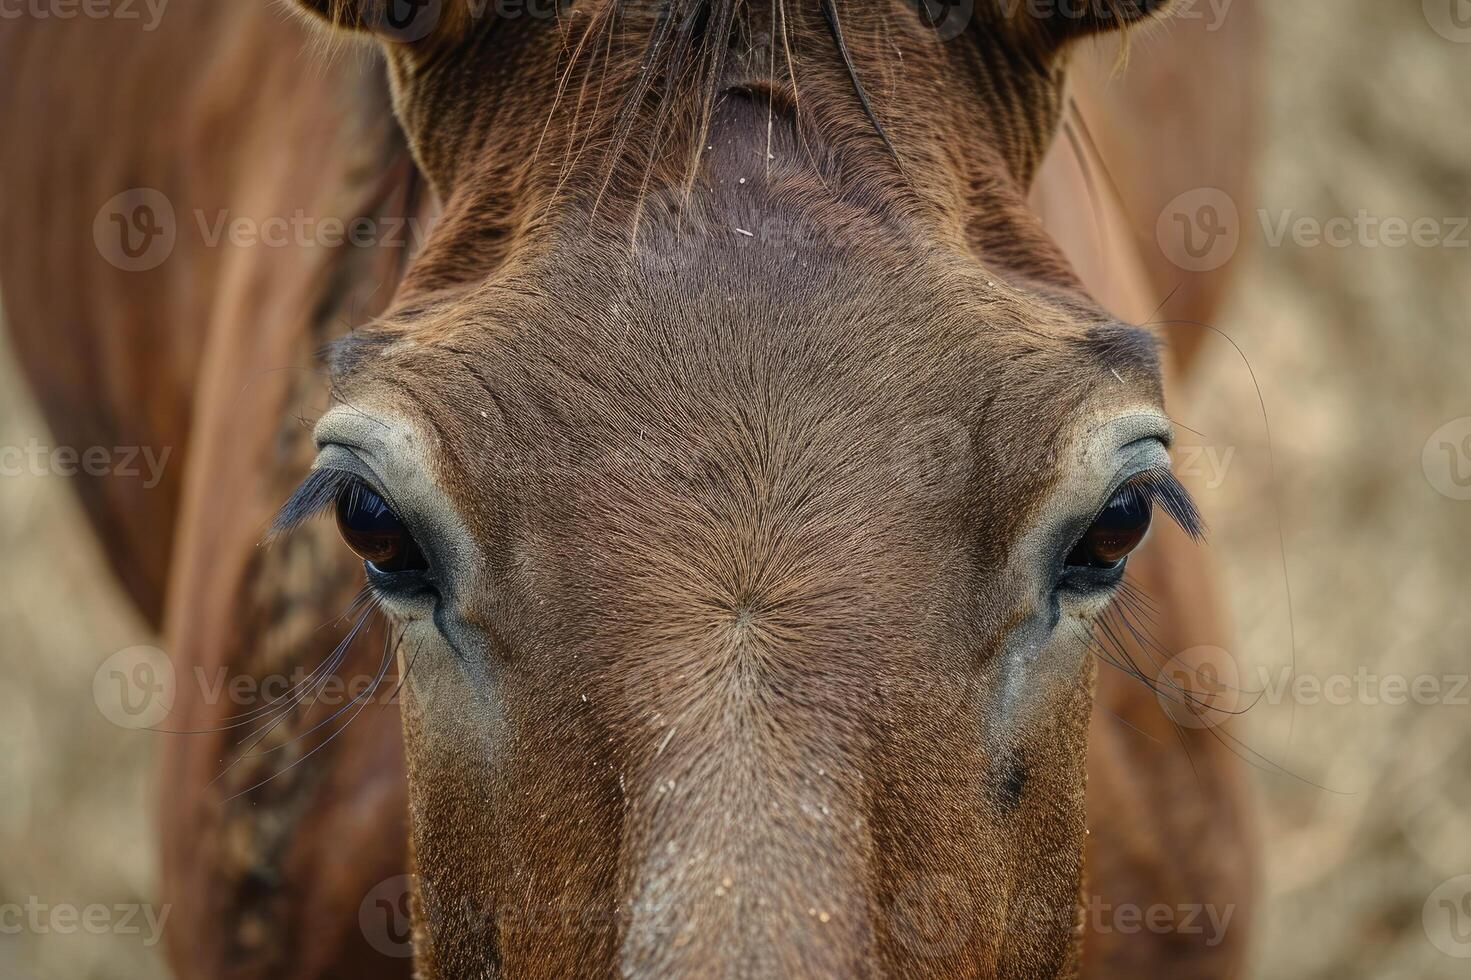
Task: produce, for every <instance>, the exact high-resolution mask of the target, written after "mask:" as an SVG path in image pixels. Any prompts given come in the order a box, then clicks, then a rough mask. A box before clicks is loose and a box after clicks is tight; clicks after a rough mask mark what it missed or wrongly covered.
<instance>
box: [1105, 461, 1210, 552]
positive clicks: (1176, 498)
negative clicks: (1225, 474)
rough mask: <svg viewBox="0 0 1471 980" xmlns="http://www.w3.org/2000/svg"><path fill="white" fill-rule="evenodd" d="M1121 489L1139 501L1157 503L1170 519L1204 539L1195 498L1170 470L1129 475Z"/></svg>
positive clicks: (1191, 533) (1160, 469) (1195, 538)
mask: <svg viewBox="0 0 1471 980" xmlns="http://www.w3.org/2000/svg"><path fill="white" fill-rule="evenodd" d="M1119 492H1120V493H1132V494H1134V499H1135V500H1136V501H1138V502H1139V503H1146V504H1158V505H1159V506H1160V507H1161V508H1163V509H1164V512H1165V513H1166V514H1168V515H1170V519H1171V520H1173V521H1174V522H1175V523H1176V524H1178V525H1180V529H1181V530H1182V531H1184V532H1185V533H1186V534H1188V535H1190V538H1191V540H1193V541H1201V540H1203V539H1204V538H1205V533H1206V526H1205V519H1204V518H1202V517H1201V516H1200V510H1199V509H1198V508H1197V507H1196V506H1195V500H1194V499H1193V498H1192V497H1191V496H1190V491H1188V490H1186V489H1185V485H1184V484H1182V483H1181V482H1180V481H1179V479H1178V478H1177V477H1176V476H1175V474H1173V473H1171V472H1170V471H1169V470H1167V469H1163V468H1158V469H1152V470H1145V471H1144V472H1143V473H1139V474H1138V475H1136V476H1132V477H1130V478H1129V481H1128V482H1127V483H1125V484H1124V486H1123V487H1122V488H1121V489H1120V491H1119Z"/></svg>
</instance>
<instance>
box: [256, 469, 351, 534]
mask: <svg viewBox="0 0 1471 980" xmlns="http://www.w3.org/2000/svg"><path fill="white" fill-rule="evenodd" d="M361 483H362V479H361V478H360V477H359V476H358V475H357V474H355V473H351V472H349V471H347V470H335V469H331V468H329V467H324V468H322V469H319V470H315V471H313V473H312V475H311V476H309V477H307V478H306V479H305V480H304V481H302V484H301V486H299V487H297V488H296V492H295V493H293V494H292V495H291V499H290V500H288V501H286V503H285V505H284V506H283V507H282V508H281V509H280V511H278V512H277V513H276V517H275V519H274V520H272V521H271V529H270V531H268V532H267V533H266V540H267V541H272V540H274V539H276V538H278V537H280V536H281V535H283V534H290V533H291V532H292V531H294V530H296V529H297V528H299V527H301V525H303V524H305V523H306V522H307V521H309V520H311V519H312V518H313V517H316V516H317V515H318V514H320V513H322V511H324V510H326V509H327V508H328V507H330V506H332V504H333V503H335V502H336V500H337V498H338V496H339V495H340V494H341V493H342V491H343V490H345V489H347V488H348V487H353V486H358V485H360V484H361Z"/></svg>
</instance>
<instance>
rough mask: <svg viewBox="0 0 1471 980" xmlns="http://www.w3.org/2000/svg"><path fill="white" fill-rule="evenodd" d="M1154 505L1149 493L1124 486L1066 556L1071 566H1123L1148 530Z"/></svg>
mask: <svg viewBox="0 0 1471 980" xmlns="http://www.w3.org/2000/svg"><path fill="white" fill-rule="evenodd" d="M1152 516H1153V507H1152V506H1151V504H1150V500H1149V497H1148V495H1147V494H1145V493H1143V492H1141V491H1140V490H1139V489H1138V488H1137V487H1130V486H1125V487H1124V488H1122V489H1121V490H1119V492H1118V493H1116V494H1114V496H1113V499H1112V500H1110V501H1109V502H1108V506H1107V507H1105V508H1103V513H1101V514H1099V515H1098V516H1097V517H1096V518H1095V519H1094V520H1093V523H1092V524H1091V525H1090V526H1089V528H1088V530H1087V531H1086V532H1085V533H1084V534H1083V537H1082V538H1081V539H1080V540H1079V541H1078V543H1077V545H1076V546H1074V548H1073V550H1072V552H1071V553H1070V554H1069V555H1068V557H1067V564H1068V566H1069V567H1070V568H1102V569H1111V568H1117V567H1119V565H1121V564H1122V563H1123V561H1124V559H1125V558H1128V557H1129V555H1130V554H1132V553H1133V551H1134V549H1136V548H1138V547H1139V545H1140V543H1141V542H1143V540H1144V536H1145V535H1146V534H1147V533H1149V522H1150V518H1151V517H1152Z"/></svg>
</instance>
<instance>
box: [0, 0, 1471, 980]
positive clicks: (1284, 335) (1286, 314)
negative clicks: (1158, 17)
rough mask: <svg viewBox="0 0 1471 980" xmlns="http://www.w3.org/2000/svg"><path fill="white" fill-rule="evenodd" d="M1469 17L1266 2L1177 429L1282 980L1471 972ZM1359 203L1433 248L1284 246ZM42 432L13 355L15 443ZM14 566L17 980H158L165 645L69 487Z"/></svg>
mask: <svg viewBox="0 0 1471 980" xmlns="http://www.w3.org/2000/svg"><path fill="white" fill-rule="evenodd" d="M1453 2H1456V0H1446V2H1444V3H1441V2H1440V0H1425V3H1424V5H1423V10H1422V5H1421V4H1420V3H1416V2H1403V3H1397V4H1388V3H1384V2H1382V0H1338V2H1336V3H1333V4H1331V5H1329V4H1300V3H1282V2H1275V3H1269V4H1266V5H1265V6H1266V7H1267V9H1266V10H1265V14H1266V17H1267V43H1268V49H1269V51H1268V59H1267V61H1268V65H1267V72H1268V77H1267V80H1266V88H1267V91H1268V93H1269V98H1270V103H1271V105H1270V113H1269V119H1268V123H1267V127H1268V131H1267V134H1266V139H1265V145H1266V160H1265V167H1264V174H1263V200H1262V202H1261V205H1262V207H1263V208H1264V209H1265V217H1264V216H1263V215H1261V214H1258V213H1255V212H1254V209H1251V213H1247V212H1245V211H1244V212H1243V214H1242V215H1241V233H1242V242H1243V247H1244V248H1247V249H1249V250H1250V254H1251V257H1250V259H1249V262H1248V266H1247V268H1246V270H1245V274H1244V275H1243V276H1242V278H1241V281H1240V289H1239V291H1238V293H1237V298H1236V300H1235V302H1234V304H1233V306H1232V308H1231V309H1230V310H1229V312H1228V314H1227V315H1226V316H1225V317H1224V319H1223V321H1222V322H1221V323H1220V324H1219V326H1220V327H1221V329H1222V330H1223V331H1224V332H1225V333H1226V334H1228V335H1229V336H1230V337H1231V338H1232V340H1234V341H1235V343H1236V344H1237V345H1239V347H1240V354H1237V353H1236V351H1234V350H1233V349H1232V348H1231V347H1229V346H1228V345H1227V344H1225V343H1224V342H1219V341H1218V342H1214V343H1213V345H1212V347H1211V349H1210V350H1209V357H1208V358H1207V361H1206V363H1205V369H1204V371H1203V372H1202V373H1201V375H1200V377H1199V378H1198V379H1197V382H1196V384H1195V386H1194V390H1193V393H1192V394H1193V398H1192V399H1191V400H1190V402H1189V405H1188V408H1186V409H1185V410H1184V411H1183V413H1182V414H1181V417H1180V419H1179V420H1180V421H1181V422H1182V423H1184V424H1186V425H1188V426H1189V427H1190V428H1192V429H1194V430H1196V431H1197V432H1198V433H1200V438H1199V442H1200V443H1201V444H1202V445H1203V446H1206V447H1209V448H1212V449H1214V451H1215V453H1216V455H1215V458H1214V460H1211V459H1209V458H1204V459H1202V460H1201V461H1200V465H1202V466H1208V467H1212V468H1213V469H1212V473H1213V474H1214V475H1213V476H1211V477H1210V478H1209V479H1208V480H1207V482H1208V483H1210V484H1214V485H1213V486H1210V487H1208V488H1207V489H1206V491H1205V492H1204V493H1203V498H1204V499H1203V501H1202V504H1203V507H1204V510H1205V511H1206V514H1207V516H1208V518H1209V520H1210V522H1211V525H1212V528H1213V533H1212V540H1211V547H1212V548H1213V549H1214V550H1215V551H1216V553H1217V554H1218V556H1219V560H1220V562H1221V564H1222V567H1223V570H1224V577H1225V585H1226V590H1227V594H1228V595H1229V597H1230V603H1231V609H1232V613H1233V617H1234V622H1235V636H1236V637H1237V639H1236V641H1235V643H1234V645H1233V646H1232V647H1231V648H1230V649H1229V650H1228V651H1227V655H1228V660H1229V663H1230V665H1231V666H1232V667H1233V668H1234V669H1236V670H1237V671H1238V673H1239V675H1240V676H1241V678H1242V682H1241V685H1240V686H1241V687H1243V688H1245V689H1247V690H1250V691H1253V692H1256V694H1255V695H1254V696H1253V698H1252V700H1254V702H1255V703H1254V706H1253V707H1252V708H1251V710H1250V712H1248V714H1247V716H1246V718H1245V720H1244V723H1242V724H1239V725H1238V726H1237V727H1236V729H1235V731H1236V732H1237V734H1238V735H1240V736H1241V737H1242V738H1243V739H1244V740H1245V743H1246V745H1247V746H1249V748H1250V750H1251V751H1253V752H1255V753H1258V754H1259V756H1260V763H1259V768H1260V774H1259V778H1258V790H1259V795H1260V800H1261V823H1262V834H1263V838H1264V845H1265V852H1266V853H1265V862H1264V864H1265V878H1266V887H1267V893H1266V895H1265V897H1264V900H1263V904H1262V906H1261V908H1260V910H1259V912H1258V922H1259V923H1260V930H1259V933H1258V949H1257V954H1256V967H1255V970H1254V975H1256V976H1259V977H1264V978H1277V977H1281V978H1289V977H1290V978H1311V977H1325V978H1327V977H1332V978H1343V977H1372V978H1377V980H1393V978H1400V977H1403V978H1416V980H1423V978H1436V977H1445V978H1450V977H1464V976H1467V975H1471V960H1467V959H1459V958H1455V957H1453V956H1451V955H1449V953H1460V954H1462V955H1471V900H1468V899H1467V895H1468V894H1471V879H1467V880H1466V881H1465V882H1456V881H1452V879H1454V878H1455V877H1456V876H1459V875H1467V874H1471V834H1468V833H1467V829H1468V825H1467V816H1466V814H1467V813H1468V812H1471V690H1468V689H1467V688H1466V687H1465V686H1464V684H1465V678H1466V675H1467V672H1468V671H1471V657H1468V653H1471V649H1468V646H1471V644H1468V640H1471V603H1468V602H1467V597H1466V593H1467V584H1468V581H1471V577H1468V572H1471V548H1468V546H1467V545H1468V542H1471V500H1463V499H1456V498H1457V497H1471V441H1463V440H1467V438H1468V437H1471V420H1468V419H1467V417H1468V416H1471V384H1468V374H1471V324H1468V316H1471V313H1468V311H1471V247H1468V242H1471V231H1467V230H1466V229H1465V228H1464V226H1463V223H1464V220H1465V219H1464V218H1462V219H1461V221H1459V222H1458V221H1455V220H1446V219H1449V218H1454V216H1464V215H1468V214H1471V154H1468V151H1471V142H1468V134H1471V102H1468V100H1467V99H1466V98H1465V95H1466V93H1467V92H1468V91H1471V31H1466V32H1459V33H1458V32H1457V31H1456V29H1455V28H1454V24H1453V22H1452V21H1450V20H1448V19H1446V18H1444V17H1442V16H1439V15H1438V14H1437V11H1443V10H1445V9H1449V7H1450V4H1451V3H1453ZM1201 6H1203V5H1201ZM1433 25H1438V26H1439V28H1440V31H1437V30H1436V29H1435V26H1433ZM1456 38H1460V40H1456ZM1223 97H1230V96H1229V93H1223ZM1360 212H1366V213H1367V216H1368V217H1370V218H1375V219H1379V220H1381V221H1383V220H1385V219H1404V220H1406V221H1407V222H1411V223H1413V222H1414V221H1416V220H1417V219H1431V225H1426V226H1424V227H1425V228H1426V229H1428V230H1427V231H1426V233H1425V234H1424V235H1422V244H1414V243H1410V244H1406V245H1402V246H1399V247H1396V246H1394V245H1393V244H1392V243H1391V241H1390V239H1392V238H1393V235H1392V234H1391V235H1389V237H1388V238H1386V237H1385V235H1384V234H1383V233H1382V232H1381V231H1362V230H1353V229H1350V230H1349V232H1348V235H1349V240H1348V241H1346V242H1345V243H1344V244H1343V246H1342V247H1339V246H1338V245H1334V244H1314V243H1313V240H1312V236H1311V228H1310V227H1309V228H1308V233H1307V234H1306V235H1304V234H1295V233H1294V232H1293V230H1291V229H1292V228H1293V227H1294V226H1295V223H1296V222H1297V221H1298V219H1301V218H1311V219H1315V220H1317V221H1327V220H1328V219H1331V218H1334V217H1338V216H1343V217H1346V218H1349V219H1350V220H1353V219H1355V218H1356V216H1358V215H1359V214H1360ZM1284 217H1286V218H1288V219H1289V224H1288V228H1289V230H1288V233H1287V236H1286V238H1285V239H1283V240H1282V241H1280V242H1277V243H1275V244H1274V242H1273V238H1274V237H1275V235H1276V232H1277V230H1278V229H1279V228H1281V227H1283V219H1284ZM1360 225H1361V226H1362V225H1363V222H1360ZM1382 231H1388V229H1382ZM1430 238H1437V239H1442V241H1440V243H1439V244H1430V243H1429V239H1430ZM1248 368H1249V370H1248ZM1253 376H1254V378H1255V382H1256V384H1257V385H1259V386H1260V388H1259V390H1260V398H1261V401H1260V403H1258V401H1257V388H1256V387H1255V386H1254V385H1253V383H1252V378H1253ZM1263 406H1264V411H1263ZM1458 420H1460V421H1458ZM1267 423H1269V424H1270V432H1271V437H1272V440H1273V442H1272V451H1271V452H1270V453H1269V452H1268V450H1267V443H1266V438H1265V436H1266V424H1267ZM1443 427H1447V428H1443ZM33 438H35V439H38V440H40V441H41V442H42V443H43V444H44V443H45V442H46V438H47V437H46V436H45V433H44V428H43V427H42V426H41V425H40V422H39V420H38V418H37V416H36V414H35V410H34V408H33V406H32V405H31V404H30V402H29V401H28V399H27V397H26V396H25V394H24V393H23V390H22V389H21V388H20V386H19V385H18V382H17V379H16V378H15V376H14V371H13V368H12V367H11V365H10V362H9V360H8V357H7V356H4V355H0V445H5V446H25V445H26V444H27V443H28V441H29V440H31V439H33ZM1458 478H1459V479H1458ZM1279 532H1280V533H1279ZM0 554H3V555H4V556H5V561H4V562H3V564H0V583H3V584H0V670H3V673H4V677H5V678H6V683H5V684H4V685H0V855H3V858H0V910H4V911H5V914H6V915H7V916H9V918H3V917H0V980H11V978H24V980H52V978H55V980H87V978H93V977H97V978H116V977H126V978H134V977H140V978H141V977H149V976H156V975H160V974H161V967H160V963H159V958H158V955H157V953H158V951H157V949H156V948H155V947H153V946H150V945H149V940H150V938H151V927H150V924H149V922H148V921H147V919H146V918H145V917H143V916H141V915H135V916H134V917H133V919H132V920H130V921H129V922H128V923H124V922H123V918H124V917H125V916H128V915H130V914H131V913H130V912H129V911H128V907H129V906H130V905H136V904H138V903H146V902H147V900H148V896H149V895H150V894H151V893H152V888H153V885H154V878H155V876H154V870H153V850H154V846H153V841H152V838H151V834H150V828H151V826H152V824H151V822H150V817H149V810H150V807H151V804H152V798H153V783H152V777H151V766H152V765H153V760H154V754H155V751H156V748H157V744H158V743H157V738H158V737H159V736H151V735H147V734H141V733H135V732H127V731H124V730H123V729H120V728H118V727H116V726H114V725H112V724H110V723H109V722H108V721H107V720H106V719H104V718H103V717H102V716H101V715H100V714H99V712H98V711H97V710H96V709H95V707H94V703H93V698H92V684H93V679H94V673H95V672H96V671H97V669H98V667H99V665H101V664H102V663H103V661H104V660H105V659H106V658H107V657H108V656H110V655H111V654H113V653H114V652H116V651H118V650H121V649H124V648H126V647H130V646H133V645H135V644H142V643H148V642H150V639H151V638H150V637H149V635H148V632H147V630H146V629H145V628H144V627H143V626H142V625H141V624H140V623H139V622H138V621H137V619H136V618H135V617H134V616H133V615H132V614H131V612H130V610H129V609H128V608H127V606H126V604H125V603H124V602H123V601H122V599H121V597H120V595H119V593H118V591H117V590H116V588H115V587H114V586H113V585H112V584H111V582H110V581H108V580H106V579H104V578H101V577H99V574H98V568H99V567H100V566H99V563H98V557H97V552H96V548H95V546H94V545H93V543H92V542H91V541H90V539H89V538H88V536H87V534H86V533H85V531H84V528H83V526H82V525H81V523H80V520H79V512H78V509H77V507H76V504H75V502H74V501H73V500H72V498H71V497H70V495H69V492H68V490H67V488H66V486H65V485H64V481H63V479H62V478H60V477H55V476H47V477H37V476H30V475H20V476H7V477H4V478H0ZM1284 570H1285V577H1284ZM1294 663H1295V666H1296V675H1295V676H1296V677H1297V678H1298V679H1299V685H1300V686H1298V687H1296V688H1292V687H1289V688H1284V687H1283V686H1282V685H1283V682H1284V680H1285V678H1286V675H1284V674H1283V671H1284V670H1288V669H1291V668H1292V666H1293V664H1294ZM1396 678H1403V679H1404V684H1405V685H1407V688H1408V691H1409V693H1408V694H1407V693H1406V689H1404V688H1401V687H1400V686H1399V683H1400V682H1399V681H1398V680H1396ZM1304 681H1306V685H1305V686H1303V682H1304ZM1315 685H1322V690H1321V691H1317V690H1316V688H1315ZM1417 685H1418V686H1417ZM1294 691H1295V692H1296V693H1295V694H1294V693H1292V692H1294ZM1447 882H1449V884H1446V883H1447ZM1463 885H1464V886H1465V887H1462V886H1463ZM7 903H13V904H7ZM91 905H99V906H105V907H106V911H105V912H95V911H94V912H90V913H87V912H86V911H85V910H86V908H87V906H91ZM67 907H75V908H76V909H77V910H78V912H77V914H78V915H79V916H81V915H91V916H93V919H92V920H91V921H92V922H94V923H101V924H103V925H104V926H106V927H105V928H99V929H93V928H91V927H90V926H89V925H88V921H87V920H85V919H81V918H79V919H77V920H76V921H72V920H71V919H69V918H68V917H67V915H68V914H67V913H65V912H63V913H62V914H61V915H60V916H57V915H56V914H55V913H56V911H57V910H58V909H64V908H67ZM12 910H13V911H12ZM18 917H19V918H18ZM20 921H24V922H25V923H27V924H26V925H24V926H23V927H22V928H20V929H19V930H16V929H15V928H13V925H14V923H16V922H20ZM33 921H40V922H42V923H43V926H42V927H41V928H36V927H33V926H31V925H29V923H30V922H33ZM1453 926H1458V927H1459V929H1460V931H1459V932H1456V931H1453V929H1452V927H1453ZM94 931H95V932H100V933H101V934H93V932H94Z"/></svg>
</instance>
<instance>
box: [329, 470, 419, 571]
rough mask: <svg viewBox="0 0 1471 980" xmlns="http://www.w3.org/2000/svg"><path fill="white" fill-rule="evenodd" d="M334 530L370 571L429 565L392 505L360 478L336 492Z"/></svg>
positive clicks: (397, 569)
mask: <svg viewBox="0 0 1471 980" xmlns="http://www.w3.org/2000/svg"><path fill="white" fill-rule="evenodd" d="M337 529H338V530H339V531H340V532H341V533H342V540H343V541H345V542H347V546H348V547H349V548H351V549H352V550H353V553H354V554H356V555H357V556H358V557H359V558H361V559H362V560H363V561H365V562H367V563H368V566H369V569H370V570H373V571H378V572H408V571H422V570H424V569H427V568H428V567H429V563H428V562H427V561H426V560H425V559H424V553H423V552H422V551H421V550H420V549H419V543H418V542H417V541H415V540H414V536H413V535H412V534H411V533H409V529H408V528H407V527H405V526H404V523H403V521H401V520H399V517H398V515H397V514H395V513H394V512H393V508H392V507H389V506H388V502H387V501H385V500H384V499H383V498H382V497H381V496H379V495H378V494H377V493H375V492H374V491H373V489H372V488H371V487H369V486H368V485H367V484H366V483H363V482H362V481H360V480H354V481H353V482H352V483H349V484H348V485H347V486H344V487H343V488H342V489H341V490H340V491H339V492H338V494H337Z"/></svg>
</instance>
